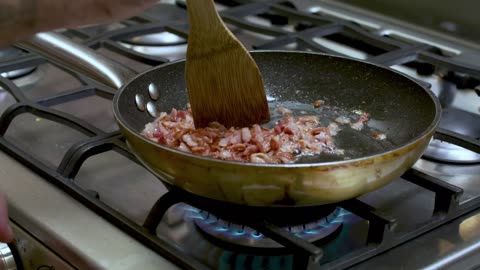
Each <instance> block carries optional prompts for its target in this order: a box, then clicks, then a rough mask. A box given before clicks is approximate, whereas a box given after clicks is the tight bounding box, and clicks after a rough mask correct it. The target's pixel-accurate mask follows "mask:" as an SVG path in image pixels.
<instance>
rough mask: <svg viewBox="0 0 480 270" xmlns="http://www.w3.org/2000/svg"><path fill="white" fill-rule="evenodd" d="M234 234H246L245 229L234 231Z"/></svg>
mask: <svg viewBox="0 0 480 270" xmlns="http://www.w3.org/2000/svg"><path fill="white" fill-rule="evenodd" d="M233 235H235V236H242V235H245V230H242V231H236V232H233Z"/></svg>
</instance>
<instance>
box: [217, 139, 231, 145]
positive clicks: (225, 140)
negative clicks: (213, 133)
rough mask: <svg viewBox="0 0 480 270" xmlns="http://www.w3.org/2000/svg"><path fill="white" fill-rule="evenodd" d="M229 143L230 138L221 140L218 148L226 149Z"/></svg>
mask: <svg viewBox="0 0 480 270" xmlns="http://www.w3.org/2000/svg"><path fill="white" fill-rule="evenodd" d="M228 141H229V138H222V139H220V141H219V142H218V146H220V147H225V146H227V145H228Z"/></svg>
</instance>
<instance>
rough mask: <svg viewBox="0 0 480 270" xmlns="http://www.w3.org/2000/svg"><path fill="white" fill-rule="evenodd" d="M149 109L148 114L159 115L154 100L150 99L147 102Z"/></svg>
mask: <svg viewBox="0 0 480 270" xmlns="http://www.w3.org/2000/svg"><path fill="white" fill-rule="evenodd" d="M147 111H148V114H150V115H151V116H152V117H157V116H158V108H157V106H156V105H155V103H153V102H152V101H149V102H148V103H147Z"/></svg>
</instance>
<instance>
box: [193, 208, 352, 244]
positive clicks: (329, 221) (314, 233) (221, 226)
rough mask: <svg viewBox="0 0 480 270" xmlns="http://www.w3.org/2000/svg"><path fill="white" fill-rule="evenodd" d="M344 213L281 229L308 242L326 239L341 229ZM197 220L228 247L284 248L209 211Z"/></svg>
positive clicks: (200, 212) (214, 238) (339, 209)
mask: <svg viewBox="0 0 480 270" xmlns="http://www.w3.org/2000/svg"><path fill="white" fill-rule="evenodd" d="M344 212H345V211H344V210H343V209H341V208H336V209H335V210H334V211H333V212H331V213H330V214H328V215H327V216H325V217H323V218H320V219H319V220H317V221H314V222H310V223H306V224H301V225H291V226H282V228H283V229H284V230H286V231H288V232H290V233H292V234H294V235H295V236H297V237H299V238H301V239H303V240H306V241H308V242H317V241H320V240H326V239H327V238H328V236H331V235H333V234H334V233H335V232H337V231H338V230H339V229H340V228H341V227H342V216H343V215H344V214H345V213H344ZM196 217H197V218H195V219H194V223H195V225H196V226H197V227H198V229H199V230H200V231H201V232H203V233H204V234H206V235H207V236H209V237H210V238H212V240H219V241H221V242H224V243H226V244H230V245H234V246H240V247H245V248H262V249H278V248H283V246H282V245H281V244H279V243H277V242H276V241H274V240H272V239H270V238H268V237H265V236H264V235H263V234H261V233H259V232H258V231H256V230H254V229H252V228H250V227H247V226H243V225H238V224H234V223H231V222H228V221H225V220H222V219H220V218H217V217H215V216H214V215H212V214H210V213H208V212H206V211H199V212H198V215H196Z"/></svg>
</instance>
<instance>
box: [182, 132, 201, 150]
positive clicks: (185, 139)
mask: <svg viewBox="0 0 480 270" xmlns="http://www.w3.org/2000/svg"><path fill="white" fill-rule="evenodd" d="M182 141H183V142H184V143H186V144H187V145H188V146H190V147H194V146H198V143H197V142H195V141H194V140H193V138H192V136H190V135H189V134H185V135H183V136H182Z"/></svg>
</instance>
